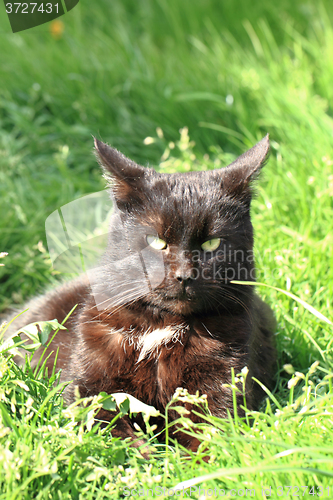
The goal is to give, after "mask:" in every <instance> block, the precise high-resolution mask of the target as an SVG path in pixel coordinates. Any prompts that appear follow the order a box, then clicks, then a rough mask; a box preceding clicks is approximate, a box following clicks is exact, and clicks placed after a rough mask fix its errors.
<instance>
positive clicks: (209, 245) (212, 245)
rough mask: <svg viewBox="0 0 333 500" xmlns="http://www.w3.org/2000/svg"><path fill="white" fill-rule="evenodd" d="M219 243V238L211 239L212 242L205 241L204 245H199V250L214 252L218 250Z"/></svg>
mask: <svg viewBox="0 0 333 500" xmlns="http://www.w3.org/2000/svg"><path fill="white" fill-rule="evenodd" d="M220 243H221V238H213V239H212V240H208V241H205V243H203V244H202V245H201V248H202V250H204V251H205V252H214V250H217V249H218V247H219V246H220Z"/></svg>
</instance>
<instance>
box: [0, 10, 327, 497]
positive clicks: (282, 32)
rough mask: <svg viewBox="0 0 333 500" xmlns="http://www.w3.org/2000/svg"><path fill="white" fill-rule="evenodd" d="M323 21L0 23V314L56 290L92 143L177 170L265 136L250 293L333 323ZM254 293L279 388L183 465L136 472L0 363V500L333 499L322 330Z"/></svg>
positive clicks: (85, 189) (172, 17)
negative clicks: (152, 497)
mask: <svg viewBox="0 0 333 500" xmlns="http://www.w3.org/2000/svg"><path fill="white" fill-rule="evenodd" d="M332 16H333V5H332V3H331V2H328V1H321V2H318V3H316V4H314V3H313V2H310V1H307V2H306V1H304V2H301V1H300V0H297V1H295V2H287V1H283V0H281V1H279V2H259V1H255V2H246V1H245V0H244V1H241V2H223V3H221V2H218V1H213V0H210V1H206V0H205V1H203V0H202V1H198V2H195V3H193V2H190V1H188V0H184V1H182V2H178V1H176V0H170V2H163V1H162V0H161V1H157V2H154V1H152V0H145V1H141V2H134V1H133V0H127V1H122V2H120V1H114V2H108V1H106V0H100V1H99V2H98V6H96V7H94V11H92V7H91V6H88V5H86V4H85V3H84V2H83V1H82V0H81V2H80V3H79V5H78V6H77V7H76V8H75V9H73V10H72V11H71V12H70V13H69V14H67V15H66V16H65V17H64V18H62V20H63V22H64V23H65V31H64V34H63V36H62V37H61V38H60V39H59V40H55V39H53V38H52V36H51V35H50V33H49V31H48V26H47V25H45V26H44V27H43V28H42V27H41V28H40V29H37V30H35V31H32V30H31V31H27V32H22V33H19V34H16V35H13V34H10V30H9V24H8V21H7V20H6V18H5V16H2V18H1V20H0V47H1V56H0V61H1V77H0V78H1V80H0V81H1V86H0V197H1V203H0V231H1V243H0V253H1V252H8V256H4V257H2V258H1V263H2V264H4V266H1V267H0V310H2V311H4V310H5V309H6V308H7V307H8V306H9V305H16V306H19V307H20V305H21V304H22V303H23V301H24V300H25V299H26V298H28V297H29V296H31V295H34V294H35V293H36V292H40V291H42V290H43V288H44V287H45V286H47V285H48V284H49V283H50V282H51V283H54V282H55V281H56V279H57V278H58V276H57V274H56V272H55V271H54V270H53V269H52V266H51V262H50V259H49V257H48V255H47V252H45V247H46V240H45V231H44V222H45V219H46V217H47V216H48V215H49V214H50V213H51V212H52V211H53V210H55V209H56V208H57V207H58V206H61V205H63V204H65V203H68V202H69V201H72V200H73V199H75V198H77V197H79V196H81V195H83V194H85V193H90V192H94V191H98V190H100V189H102V188H103V181H102V179H101V176H100V171H99V168H98V166H97V164H96V161H95V159H94V157H93V155H92V153H91V150H92V138H91V135H97V136H98V137H100V138H101V139H103V140H105V141H107V142H109V143H111V144H112V145H114V146H116V147H117V148H119V149H121V150H122V151H123V152H124V153H125V154H128V155H129V156H131V157H132V158H133V159H134V160H137V161H139V162H142V163H147V161H149V162H150V163H151V164H155V165H156V166H158V165H159V164H160V163H161V157H162V155H163V159H162V163H161V166H160V167H159V168H161V169H166V170H168V171H171V170H179V169H185V170H186V169H187V168H189V167H190V168H199V167H200V165H203V166H204V167H205V168H214V167H217V166H219V165H221V166H222V165H224V164H226V163H228V162H230V161H231V160H232V159H233V158H234V157H235V156H236V155H238V154H240V153H241V152H242V151H244V150H245V149H246V148H248V147H250V146H251V145H253V144H254V143H255V142H256V141H257V140H258V139H260V138H261V137H262V136H263V135H264V134H265V133H266V132H269V133H270V137H271V141H272V149H271V157H270V160H269V162H268V164H267V165H266V166H265V168H264V171H263V175H262V178H261V180H260V183H259V185H258V196H257V198H256V200H255V201H254V203H253V222H254V226H255V233H256V259H257V266H258V268H259V269H258V281H260V282H263V283H265V284H268V285H270V286H273V287H278V288H281V289H284V290H287V291H288V290H289V291H290V292H292V293H294V294H296V295H297V296H298V297H300V298H301V299H302V300H304V301H306V302H307V303H309V304H311V305H312V306H313V307H315V308H316V309H317V310H318V311H319V312H321V313H322V314H323V315H325V316H326V317H328V318H329V319H331V320H332V317H333V314H332V299H333V270H332V269H333V266H332V262H333V251H332V248H333V201H332V200H333V147H332V146H333V141H332V133H333V120H332V114H333V107H332V103H333V87H332V81H333V58H332V53H333V26H332V21H331V20H332V19H333V17H332ZM227 96H229V97H227ZM230 96H232V98H231V97H230ZM185 126H186V127H188V129H189V136H190V138H191V140H192V141H194V142H195V145H193V144H192V143H187V142H186V140H187V139H186V136H185V133H184V132H183V141H182V142H181V143H180V144H179V146H180V147H178V146H177V145H176V147H175V148H174V149H171V151H170V154H169V156H168V154H167V153H165V154H164V152H165V151H166V149H167V148H168V147H169V143H170V141H173V142H174V143H176V142H177V141H178V140H179V129H181V128H183V127H185ZM157 127H160V128H161V129H162V130H163V134H164V137H162V136H161V133H160V131H158V133H157V135H156V128H157ZM147 136H151V137H154V141H153V142H152V141H150V142H151V144H148V145H147V144H146V145H145V144H144V143H143V141H144V139H145V138H146V137H147ZM146 142H149V141H146ZM207 154H208V155H209V159H208V158H207V156H205V155H207ZM193 155H195V158H194V157H193ZM167 156H168V157H167ZM258 291H259V292H260V294H261V295H262V296H263V297H264V298H265V300H267V302H269V303H270V305H271V306H272V307H273V308H274V310H275V313H276V316H277V320H278V329H277V335H276V339H277V347H278V365H279V366H278V371H277V378H276V387H275V390H274V392H273V394H272V395H271V396H269V397H268V400H267V401H266V402H265V403H264V404H263V407H262V411H261V412H258V413H255V414H254V415H251V417H252V419H253V425H252V426H249V425H248V422H247V421H246V420H245V421H242V420H240V419H237V418H236V419H235V420H231V419H230V420H226V421H219V420H216V419H212V418H211V417H209V419H210V420H211V421H213V427H211V426H208V427H205V429H204V431H203V441H204V442H203V445H202V450H201V451H199V453H198V455H197V456H194V457H192V458H190V459H188V457H185V456H184V455H183V454H182V452H181V450H178V448H177V447H176V449H174V448H171V449H170V450H165V449H163V448H161V447H157V448H156V454H155V456H154V457H153V458H152V459H151V460H149V461H145V460H143V459H142V458H141V456H140V455H139V453H138V452H137V451H136V450H133V449H131V448H129V447H128V446H127V445H126V443H121V442H119V441H117V440H115V439H113V438H112V437H111V436H110V433H108V432H106V431H99V432H97V433H96V432H94V429H93V428H92V429H91V430H89V431H88V430H86V431H84V428H83V424H82V425H81V424H79V423H77V421H76V420H75V418H74V417H71V416H70V415H68V414H67V413H66V410H65V409H64V408H63V406H62V399H61V397H60V393H61V389H60V388H58V389H56V387H57V385H56V384H57V380H56V378H55V376H53V378H52V377H51V380H48V379H46V378H45V377H44V375H43V374H42V373H39V374H38V373H36V374H33V373H32V372H31V369H29V367H27V369H26V371H23V372H22V370H20V369H19V368H17V367H15V365H14V364H13V362H12V361H11V360H10V359H7V358H5V357H4V356H1V358H0V360H1V361H0V373H1V379H0V405H1V418H0V467H1V470H2V471H4V472H3V473H2V474H1V478H0V484H1V486H0V499H1V498H6V500H7V498H8V499H9V498H11V499H16V498H19V499H21V498H27V499H28V498H29V499H30V498H40V499H44V498H45V499H46V498H82V499H88V500H89V499H90V498H91V499H97V498H118V497H119V496H120V488H123V487H125V486H127V487H133V488H138V487H139V486H142V487H144V488H148V487H153V486H154V485H158V486H161V487H166V488H172V487H173V486H175V485H176V484H178V483H182V482H183V481H186V480H190V479H192V478H194V477H195V478H197V477H198V478H200V477H204V476H206V475H207V474H208V475H210V478H208V479H202V482H201V483H200V484H201V487H202V488H206V489H207V488H213V489H214V488H215V487H218V488H220V489H221V488H224V489H225V490H231V489H233V488H236V489H241V488H243V489H244V488H246V487H247V488H254V489H255V492H256V497H259V498H264V496H263V494H262V488H264V489H267V488H269V486H271V487H272V497H271V498H278V497H279V494H278V493H281V490H278V489H277V488H278V486H285V487H286V486H287V485H291V486H294V487H299V488H300V490H299V492H298V493H299V495H300V496H302V493H303V490H302V489H301V486H304V487H305V486H309V489H308V492H307V493H305V495H304V497H306V498H311V497H313V496H312V495H310V494H309V493H310V491H311V490H310V488H311V487H312V486H314V487H319V486H320V485H321V486H322V487H324V488H327V487H331V488H333V477H332V472H331V471H332V470H333V451H332V450H333V445H332V438H333V426H332V415H333V411H332V409H333V391H332V367H333V360H332V333H333V332H332V327H331V326H330V325H328V324H327V323H325V322H324V321H321V320H319V319H318V317H316V316H315V315H313V314H311V312H309V311H308V310H305V309H304V308H303V307H302V306H301V305H300V304H299V303H297V302H295V301H294V300H292V299H291V298H290V297H288V296H286V295H285V294H282V293H280V292H278V291H275V290H273V289H270V288H266V287H258ZM21 307H22V306H21ZM316 361H319V366H316V365H315V366H313V363H315V362H316ZM285 365H287V366H286V367H285V368H284V366H285ZM311 367H312V368H311ZM295 373H296V375H295ZM292 374H293V375H292ZM301 374H303V375H302V376H301ZM303 377H304V378H303ZM289 379H293V380H296V379H297V380H298V382H297V384H296V385H295V387H293V385H292V383H289V387H288V381H289ZM53 388H54V392H50V391H51V390H52V389H53ZM46 394H49V395H50V399H48V400H46V402H45V397H46ZM96 404H97V403H96ZM89 411H90V410H89V409H87V410H86V412H87V416H86V417H84V418H83V422H86V421H87V420H84V419H85V418H86V419H89V418H90V422H91V413H90V414H89ZM88 414H89V415H88ZM249 417H250V415H249ZM185 424H186V422H185ZM205 447H207V448H208V449H209V455H210V457H211V460H210V462H208V463H206V462H203V461H202V460H201V458H200V457H202V456H204V449H205ZM194 486H196V487H197V488H199V484H197V485H194ZM194 486H193V487H194ZM122 491H123V490H122ZM318 491H319V490H316V492H318ZM293 493H295V494H296V493H297V491H296V490H294V491H293ZM284 494H285V496H288V495H287V492H286V490H285V491H284ZM200 495H201V497H203V493H202V492H201V493H199V490H197V491H194V492H193V493H192V495H191V497H192V498H199V496H200ZM289 496H290V495H289ZM331 496H332V492H331V490H330V492H329V494H328V492H327V490H326V491H324V495H323V498H330V497H331ZM267 498H269V496H267Z"/></svg>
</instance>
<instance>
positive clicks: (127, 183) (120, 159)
mask: <svg viewBox="0 0 333 500" xmlns="http://www.w3.org/2000/svg"><path fill="white" fill-rule="evenodd" d="M94 142H95V151H96V157H97V160H98V162H99V164H100V165H101V167H102V168H103V170H104V172H105V174H106V175H105V177H106V178H107V179H108V180H111V181H112V182H111V183H110V186H111V190H112V192H113V194H114V196H115V199H116V201H117V204H118V207H119V208H126V207H128V206H129V205H133V203H135V202H140V201H142V199H141V196H142V189H141V185H142V184H143V180H144V176H145V170H146V169H145V168H144V167H141V166H140V165H138V164H137V163H135V162H134V161H132V160H130V159H129V158H126V156H124V155H123V154H122V153H120V152H119V151H117V150H116V149H114V148H111V147H110V146H108V145H107V144H105V143H104V142H102V141H99V140H98V139H96V138H94Z"/></svg>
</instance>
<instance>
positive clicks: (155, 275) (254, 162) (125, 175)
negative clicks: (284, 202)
mask: <svg viewBox="0 0 333 500" xmlns="http://www.w3.org/2000/svg"><path fill="white" fill-rule="evenodd" d="M95 147H96V154H97V157H98V160H99V162H100V163H101V165H102V167H103V169H104V170H105V172H106V176H107V177H108V178H110V180H111V183H110V184H111V192H112V196H113V199H114V203H115V206H116V207H117V208H116V213H115V215H114V218H113V223H112V224H111V227H110V236H109V245H108V250H107V252H106V255H105V258H104V268H103V280H104V283H103V287H104V288H105V291H106V295H108V296H109V297H111V301H109V302H107V301H106V303H108V304H109V306H110V305H111V306H112V305H115V306H117V305H120V304H127V303H128V304H129V303H133V302H135V301H138V300H140V301H143V302H144V303H145V304H146V305H149V306H151V307H155V308H157V309H159V310H167V311H169V312H171V313H173V314H181V315H184V316H186V315H190V314H193V313H205V312H206V313H208V312H211V311H214V310H215V311H217V310H223V309H224V310H230V308H235V307H243V306H244V307H245V306H246V300H245V296H244V294H245V292H244V287H240V286H237V285H233V284H230V281H232V280H242V281H244V280H245V281H253V280H254V279H255V276H254V262H253V254H252V249H253V229H252V224H251V219H250V204H251V198H252V183H253V180H254V179H255V178H256V177H257V175H258V173H259V172H260V169H261V168H262V166H263V164H264V161H265V159H266V157H267V154H268V150H269V139H268V135H267V136H266V137H265V138H264V139H262V140H261V141H260V142H258V143H257V144H256V145H255V146H254V147H253V148H252V149H250V150H249V151H247V152H246V153H244V154H242V155H241V156H240V157H239V158H237V159H236V160H235V161H234V162H233V163H231V164H230V165H228V166H227V167H225V168H221V169H218V170H211V171H203V172H188V173H179V174H163V173H160V172H156V171H155V170H154V169H152V168H144V167H142V166H140V165H137V164H136V163H135V162H133V161H131V160H129V159H128V158H126V157H125V156H124V155H122V154H121V153H119V152H118V151H117V150H115V149H112V148H111V147H109V146H108V145H106V144H104V143H103V142H100V141H98V140H97V139H95ZM246 288H248V289H250V288H251V287H246ZM248 293H249V294H250V293H251V292H250V291H248Z"/></svg>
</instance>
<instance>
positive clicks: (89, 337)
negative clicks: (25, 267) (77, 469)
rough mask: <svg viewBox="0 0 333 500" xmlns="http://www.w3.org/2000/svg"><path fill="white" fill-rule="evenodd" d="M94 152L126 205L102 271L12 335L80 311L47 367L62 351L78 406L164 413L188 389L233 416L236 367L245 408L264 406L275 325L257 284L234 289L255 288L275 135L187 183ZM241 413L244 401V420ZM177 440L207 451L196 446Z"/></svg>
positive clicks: (35, 305)
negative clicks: (141, 405) (132, 402)
mask: <svg viewBox="0 0 333 500" xmlns="http://www.w3.org/2000/svg"><path fill="white" fill-rule="evenodd" d="M95 147H96V153H97V157H98V159H99V161H100V163H101V165H102V167H103V169H104V170H105V172H106V174H107V176H108V177H109V179H110V180H111V193H112V196H113V198H114V202H115V207H116V209H115V213H114V215H113V217H112V222H111V226H110V233H109V242H108V248H107V251H106V253H105V255H104V257H103V259H102V262H101V265H100V266H99V267H98V268H97V270H95V271H94V272H93V273H90V276H89V277H87V276H85V277H82V278H80V279H77V280H75V281H72V282H69V283H65V284H64V285H62V286H60V287H58V288H57V289H55V290H54V291H52V292H50V293H48V294H46V295H45V296H43V297H41V298H39V299H34V300H33V301H32V302H31V303H30V304H28V306H29V312H28V313H26V314H25V315H23V316H22V317H21V318H20V319H19V321H17V320H16V321H15V322H14V323H13V326H12V330H13V329H18V328H19V327H20V326H22V323H23V322H24V324H27V323H31V322H35V321H38V320H48V319H49V320H51V319H54V318H57V319H58V321H60V322H61V321H63V319H64V318H65V317H66V315H67V314H68V312H69V311H70V310H71V309H72V307H73V306H75V305H76V304H78V306H77V308H76V309H75V312H74V313H73V314H72V316H71V317H70V318H69V319H68V320H67V322H66V324H65V326H66V327H67V329H68V330H67V331H59V333H58V334H57V336H56V338H55V340H54V341H53V343H52V344H51V346H50V348H49V352H52V351H53V354H52V355H51V356H50V358H49V360H48V366H49V367H52V366H53V363H54V352H55V350H56V349H57V348H58V347H59V356H58V361H57V367H58V368H61V369H62V370H63V371H62V377H63V379H64V380H73V383H72V384H70V385H69V388H68V391H67V395H66V398H67V401H68V402H72V401H74V386H78V389H79V392H80V395H81V396H82V397H83V396H92V395H95V394H98V393H99V392H101V391H105V392H107V393H116V392H126V393H129V394H131V395H133V396H135V397H136V398H138V399H140V400H141V401H143V402H145V403H147V404H150V405H153V406H154V407H155V408H157V409H158V410H160V411H161V412H162V413H164V410H165V406H166V404H167V403H168V402H169V400H170V399H171V397H172V395H173V394H174V392H175V390H176V388H177V387H183V388H186V389H187V390H188V391H189V393H195V392H196V391H199V393H200V394H207V401H208V405H209V409H210V411H211V413H212V414H213V415H215V416H219V417H225V416H226V415H227V411H228V410H229V411H230V412H231V413H233V403H232V393H231V390H230V389H229V388H228V387H226V386H225V385H226V384H230V383H231V369H232V368H233V369H234V372H235V374H237V373H239V372H240V371H241V370H242V368H244V367H245V366H247V367H248V369H249V374H248V377H247V388H246V400H247V406H248V407H249V408H253V409H254V408H256V407H257V406H258V403H259V401H260V399H261V397H262V393H261V389H260V387H259V385H258V384H256V383H254V382H253V381H252V377H256V378H257V379H259V380H260V381H261V382H262V383H263V384H265V385H266V386H269V385H270V383H271V379H272V375H273V366H274V360H275V351H274V346H273V340H272V336H273V332H274V328H275V321H274V317H273V314H272V312H271V310H270V308H269V307H268V306H267V305H266V304H265V303H264V302H262V300H261V299H260V298H259V297H258V296H257V295H256V294H255V293H254V290H253V286H249V285H237V284H234V283H231V282H232V281H233V280H242V281H254V280H255V276H254V274H255V270H254V261H253V254H252V251H253V228H252V224H251V217H250V204H251V197H252V186H251V185H252V182H253V180H254V179H255V178H256V177H257V175H258V173H259V171H260V169H261V167H262V165H263V163H264V161H265V158H266V156H267V153H268V150H269V140H268V136H266V137H265V138H264V139H262V140H261V141H260V142H259V143H258V144H256V145H255V146H254V147H253V148H252V149H250V150H249V151H247V152H246V153H244V154H243V155H241V156H240V157H239V158H238V159H237V160H235V161H234V162H233V163H232V164H231V165H229V166H227V167H225V168H222V169H220V170H212V171H204V172H189V173H186V174H161V173H158V172H156V171H155V170H153V169H152V168H144V167H141V166H139V165H137V164H136V163H134V162H133V161H131V160H129V159H127V158H126V157H125V156H123V155H122V154H121V153H119V152H118V151H116V150H115V149H112V148H110V147H109V146H107V145H106V144H104V143H102V142H100V141H98V140H95ZM19 322H21V324H19ZM242 404H243V396H242V395H239V399H238V406H239V414H242V413H243V412H242V409H241V407H240V406H241V405H242ZM189 409H190V408H189ZM99 417H100V418H102V419H104V420H111V418H113V415H112V413H111V412H108V411H104V410H102V411H101V412H100V414H99ZM169 418H170V419H175V418H177V414H176V413H175V412H171V414H170V416H169ZM191 418H192V420H193V421H200V417H198V416H197V415H194V414H193V413H191ZM132 424H133V422H132V421H131V420H130V419H129V418H128V417H124V418H123V419H121V420H119V421H118V423H117V427H116V429H115V433H116V434H118V435H120V436H132V437H134V433H133V427H132ZM157 424H158V426H161V427H162V426H163V421H162V420H161V421H158V420H157ZM173 432H174V434H173V435H174V437H176V438H177V439H178V441H179V442H180V443H181V444H183V445H184V446H186V447H188V448H190V449H192V450H195V449H196V448H197V446H198V441H197V440H196V439H195V438H192V437H190V436H187V435H186V434H184V433H181V432H177V429H174V431H173Z"/></svg>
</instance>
